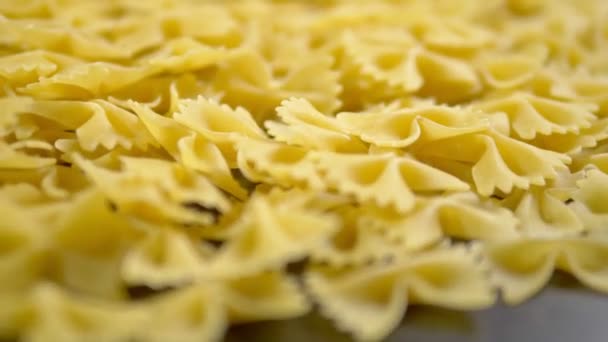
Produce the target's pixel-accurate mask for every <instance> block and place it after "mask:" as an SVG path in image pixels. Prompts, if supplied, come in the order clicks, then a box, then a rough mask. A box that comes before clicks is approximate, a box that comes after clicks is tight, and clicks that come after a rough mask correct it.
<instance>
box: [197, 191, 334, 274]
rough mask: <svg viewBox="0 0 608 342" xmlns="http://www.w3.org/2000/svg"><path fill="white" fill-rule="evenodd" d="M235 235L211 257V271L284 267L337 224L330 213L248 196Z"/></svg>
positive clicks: (326, 235)
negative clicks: (274, 203) (276, 203)
mask: <svg viewBox="0 0 608 342" xmlns="http://www.w3.org/2000/svg"><path fill="white" fill-rule="evenodd" d="M233 225H234V227H232V228H230V230H233V231H234V232H233V235H232V236H231V238H230V240H229V241H227V242H226V243H225V244H224V245H223V246H222V247H221V248H220V249H219V251H218V252H217V253H216V254H215V255H214V257H213V258H212V259H211V261H210V269H209V272H210V274H214V275H217V276H218V277H234V276H241V275H249V274H254V273H257V272H259V271H263V270H269V269H277V268H281V267H282V266H283V265H285V264H286V263H288V262H289V261H293V260H298V259H299V258H301V257H303V256H305V255H307V254H308V253H309V252H310V251H311V250H312V249H313V248H315V247H316V246H318V245H320V244H322V243H323V242H324V241H325V240H326V239H327V238H328V237H329V236H330V235H331V234H332V233H333V232H334V231H335V230H336V229H337V228H338V227H337V221H336V220H335V218H334V217H333V216H331V215H329V214H323V213H319V212H316V211H313V210H310V209H303V208H298V207H291V206H281V205H272V203H270V202H269V201H268V200H267V199H265V198H264V197H263V196H254V197H253V198H252V199H250V200H249V202H248V203H247V205H246V207H245V208H244V210H243V212H242V214H241V216H240V217H239V218H238V219H237V220H236V221H235V222H233Z"/></svg>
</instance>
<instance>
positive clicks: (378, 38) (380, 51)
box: [340, 28, 424, 93]
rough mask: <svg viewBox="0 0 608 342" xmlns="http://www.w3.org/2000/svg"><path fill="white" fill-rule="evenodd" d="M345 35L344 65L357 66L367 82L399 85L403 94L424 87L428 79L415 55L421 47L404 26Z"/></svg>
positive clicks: (348, 32)
mask: <svg viewBox="0 0 608 342" xmlns="http://www.w3.org/2000/svg"><path fill="white" fill-rule="evenodd" d="M341 38H342V39H341V42H340V45H341V46H342V49H343V51H344V63H346V65H345V66H344V67H346V68H356V69H357V72H358V73H360V74H361V76H363V77H364V79H366V80H367V81H369V82H372V83H378V84H382V85H384V86H385V87H389V88H397V89H399V91H401V92H402V93H410V92H414V91H416V90H418V89H420V87H422V84H423V82H424V79H423V77H422V75H421V74H420V72H419V70H418V68H417V65H416V54H415V53H416V52H417V51H418V50H419V47H418V44H417V42H416V41H415V39H414V37H412V36H411V35H410V34H408V32H407V31H405V30H404V29H399V28H375V29H371V30H370V29H361V30H357V31H352V30H351V31H346V32H345V33H344V34H343V35H342V37H341ZM351 65H352V66H351Z"/></svg>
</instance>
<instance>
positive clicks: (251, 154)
mask: <svg viewBox="0 0 608 342" xmlns="http://www.w3.org/2000/svg"><path fill="white" fill-rule="evenodd" d="M237 165H238V167H239V170H241V172H242V173H243V175H244V176H245V177H246V178H247V179H249V180H251V181H254V182H266V183H270V184H278V185H281V186H286V187H289V186H304V187H309V188H312V189H322V188H323V186H324V183H323V180H322V179H321V177H319V175H318V174H317V170H316V167H315V163H314V161H313V160H312V159H311V156H310V152H309V151H308V150H305V149H304V148H301V147H298V146H290V145H285V144H282V143H277V142H273V141H260V140H253V139H243V140H241V141H240V143H239V144H238V155H237Z"/></svg>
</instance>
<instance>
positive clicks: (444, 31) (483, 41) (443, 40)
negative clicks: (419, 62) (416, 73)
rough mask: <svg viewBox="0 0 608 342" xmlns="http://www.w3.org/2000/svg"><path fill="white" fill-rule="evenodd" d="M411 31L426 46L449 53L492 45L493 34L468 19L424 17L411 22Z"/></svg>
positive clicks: (471, 50) (467, 51)
mask: <svg viewBox="0 0 608 342" xmlns="http://www.w3.org/2000/svg"><path fill="white" fill-rule="evenodd" d="M412 31H413V32H414V34H415V35H416V36H417V37H418V38H419V39H420V40H421V41H422V42H424V44H425V45H426V46H428V47H430V48H431V49H433V50H436V51H441V52H443V53H446V54H449V55H456V56H462V55H465V56H466V55H469V54H471V53H474V52H475V51H477V50H480V49H483V48H484V47H488V46H489V45H492V41H493V40H494V39H496V37H495V34H494V33H493V32H491V31H490V30H488V29H486V28H484V27H483V26H482V25H476V24H475V23H472V22H470V21H465V20H462V19H458V18H450V19H446V18H441V19H439V18H435V17H433V16H431V18H428V19H427V18H424V19H421V20H419V21H418V22H416V23H414V24H413V27H412Z"/></svg>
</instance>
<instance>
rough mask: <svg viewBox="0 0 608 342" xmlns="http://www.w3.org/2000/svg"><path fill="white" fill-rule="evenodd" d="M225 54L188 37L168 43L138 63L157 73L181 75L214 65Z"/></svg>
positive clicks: (221, 49) (219, 49)
mask: <svg viewBox="0 0 608 342" xmlns="http://www.w3.org/2000/svg"><path fill="white" fill-rule="evenodd" d="M227 54H228V53H227V51H226V50H225V49H223V48H216V47H212V46H208V45H204V44H201V43H199V42H197V41H195V40H194V39H192V38H190V37H184V38H178V39H175V40H172V41H169V42H168V43H166V44H164V45H163V47H162V48H161V50H159V51H157V52H155V53H154V54H152V55H150V56H146V58H145V59H143V60H140V61H138V63H139V64H140V65H145V66H149V67H150V68H152V69H153V70H155V71H157V72H159V73H161V72H171V73H183V72H188V71H194V70H200V69H203V68H205V67H208V66H211V65H215V64H217V63H219V62H220V61H221V60H222V59H223V58H225V57H226V56H227Z"/></svg>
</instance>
